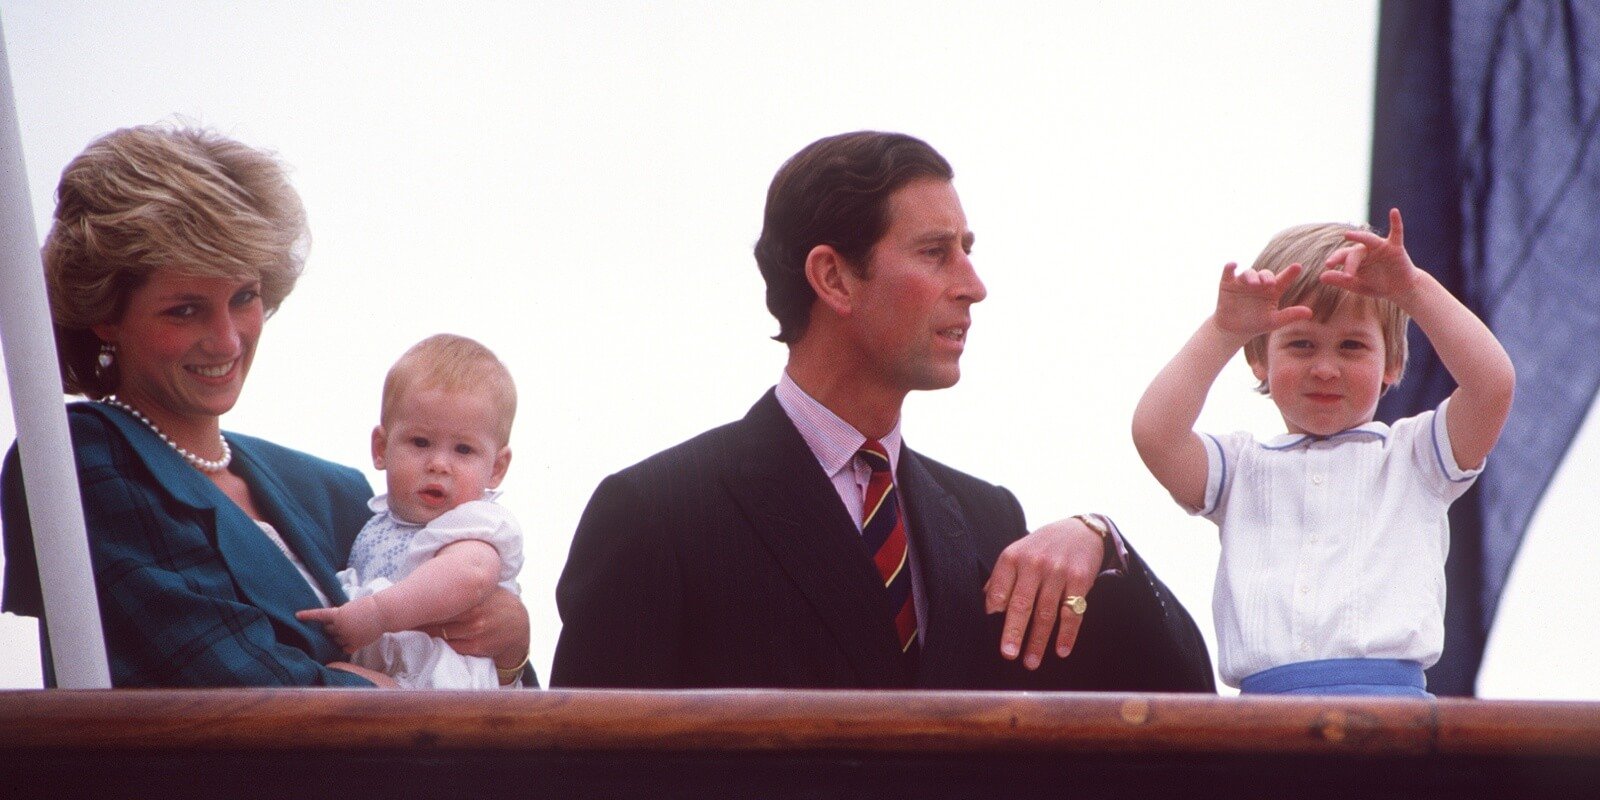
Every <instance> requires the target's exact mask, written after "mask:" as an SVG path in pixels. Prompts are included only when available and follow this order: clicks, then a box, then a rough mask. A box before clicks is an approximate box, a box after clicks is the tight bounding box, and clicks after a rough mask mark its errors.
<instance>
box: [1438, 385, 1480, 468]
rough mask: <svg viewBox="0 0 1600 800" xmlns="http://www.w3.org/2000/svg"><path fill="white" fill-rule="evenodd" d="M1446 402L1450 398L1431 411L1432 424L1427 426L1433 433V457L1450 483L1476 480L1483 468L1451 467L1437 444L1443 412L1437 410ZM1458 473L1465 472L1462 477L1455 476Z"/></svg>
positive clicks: (1452, 457)
mask: <svg viewBox="0 0 1600 800" xmlns="http://www.w3.org/2000/svg"><path fill="white" fill-rule="evenodd" d="M1448 402H1450V399H1449V398H1445V402H1444V403H1440V404H1439V408H1438V410H1436V411H1434V412H1433V420H1432V424H1430V425H1429V426H1428V428H1429V432H1430V433H1431V434H1432V435H1433V457H1434V458H1436V459H1438V460H1439V470H1440V471H1441V472H1442V473H1444V477H1445V480H1447V481H1450V482H1451V483H1467V482H1468V481H1473V480H1476V479H1477V478H1478V475H1479V474H1480V473H1482V472H1483V468H1482V467H1479V468H1478V469H1471V470H1463V469H1461V468H1459V467H1457V468H1455V469H1451V467H1450V464H1448V463H1446V462H1445V460H1444V449H1443V448H1441V447H1440V446H1439V420H1441V419H1443V418H1444V414H1441V413H1439V412H1440V411H1443V410H1444V409H1445V403H1448ZM1445 434H1446V435H1448V434H1449V431H1448V430H1447V431H1445ZM1454 459H1455V455H1454V454H1453V453H1452V454H1451V460H1452V461H1453V460H1454ZM1458 473H1465V474H1464V475H1463V476H1462V477H1460V478H1457V477H1455V476H1456V475H1457V474H1458Z"/></svg>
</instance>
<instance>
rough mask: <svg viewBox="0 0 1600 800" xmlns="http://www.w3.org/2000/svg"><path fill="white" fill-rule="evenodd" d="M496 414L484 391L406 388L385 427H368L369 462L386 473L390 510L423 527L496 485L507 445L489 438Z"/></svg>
mask: <svg viewBox="0 0 1600 800" xmlns="http://www.w3.org/2000/svg"><path fill="white" fill-rule="evenodd" d="M497 422H498V413H497V411H496V409H495V406H494V402H493V401H492V400H490V399H489V397H488V396H487V394H486V393H483V392H473V391H459V392H452V391H446V390H443V389H430V388H413V389H410V390H409V391H407V392H406V393H405V394H403V395H401V396H400V401H399V402H398V403H396V404H395V408H394V413H393V415H392V417H391V419H390V420H389V425H388V426H384V425H379V426H378V427H376V428H373V429H372V465H373V466H374V467H377V468H378V469H381V470H385V471H386V472H387V473H388V484H389V510H390V511H392V512H394V514H395V515H396V516H398V517H400V518H401V519H403V520H405V521H406V522H410V523H414V524H426V523H429V522H432V521H433V520H434V518H435V517H438V516H439V515H440V514H443V513H444V512H446V511H449V510H450V509H452V508H455V507H456V506H458V505H461V504H462V503H465V502H467V501H469V500H480V499H482V498H483V491H484V490H485V489H492V488H494V487H496V486H499V485H500V481H501V479H503V478H504V477H505V475H506V467H508V466H510V464H511V448H510V447H502V446H500V443H499V437H498V436H497V435H496V428H497V427H498V426H497V425H496V423H497Z"/></svg>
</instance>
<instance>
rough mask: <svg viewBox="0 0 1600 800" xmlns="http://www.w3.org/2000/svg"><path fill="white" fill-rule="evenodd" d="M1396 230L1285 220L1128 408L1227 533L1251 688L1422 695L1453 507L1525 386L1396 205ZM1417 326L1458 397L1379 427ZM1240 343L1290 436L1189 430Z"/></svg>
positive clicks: (1221, 591) (1237, 661) (1231, 590)
mask: <svg viewBox="0 0 1600 800" xmlns="http://www.w3.org/2000/svg"><path fill="white" fill-rule="evenodd" d="M1389 225H1390V228H1389V235H1388V237H1387V238H1383V237H1379V236H1377V235H1376V234H1374V233H1372V232H1371V231H1370V230H1367V229H1358V228H1353V227H1351V226H1348V225H1333V224H1328V225H1302V226H1300V227H1296V228H1290V229H1289V230H1286V231H1284V232H1282V233H1280V234H1278V235H1277V236H1276V237H1274V238H1273V240H1272V241H1271V242H1270V243H1269V244H1268V245H1267V248H1266V249H1265V250H1264V251H1262V253H1261V256H1260V257H1259V258H1257V259H1256V263H1255V267H1254V269H1250V270H1246V271H1244V272H1241V273H1236V272H1235V265H1233V264H1229V265H1227V266H1226V267H1224V268H1223V270H1222V283H1221V287H1220V291H1219V293H1218V297H1217V310H1216V313H1215V314H1213V315H1212V316H1211V318H1210V319H1208V320H1206V322H1205V323H1204V324H1203V325H1201V326H1200V330H1199V331H1198V332H1196V333H1195V334H1194V336H1193V337H1192V338H1191V339H1190V340H1189V343H1188V344H1187V345H1185V346H1184V348H1183V349H1182V350H1181V351H1180V352H1179V353H1178V355H1177V357H1175V358H1174V359H1173V360H1172V362H1171V363H1169V364H1168V365H1167V366H1166V368H1165V369H1163V370H1162V371H1161V373H1160V374H1159V375H1157V376H1156V379H1155V381H1154V382H1153V383H1151V384H1150V388H1149V389H1147V390H1146V391H1145V394H1144V397H1143V399H1141V400H1140V401H1139V407H1138V409H1137V411H1135V412H1134V419H1133V438H1134V443H1135V445H1137V446H1138V448H1139V455H1140V456H1141V457H1143V459H1144V462H1145V465H1146V466H1148V467H1149V468H1150V471H1151V472H1152V473H1153V474H1154V475H1155V477H1156V479H1157V480H1159V481H1160V482H1161V484H1162V485H1163V486H1165V487H1166V488H1167V490H1168V491H1169V492H1171V493H1172V496H1173V498H1174V499H1176V500H1177V501H1178V502H1179V503H1180V504H1181V505H1183V506H1184V507H1186V508H1187V509H1188V510H1189V511H1190V512H1191V513H1196V514H1200V515H1203V516H1205V517H1206V518H1207V519H1209V520H1211V521H1213V522H1215V523H1217V525H1218V526H1219V527H1220V528H1221V537H1222V558H1221V562H1220V564H1219V566H1218V571H1217V583H1216V594H1215V597H1214V600H1213V611H1214V614H1215V617H1216V625H1217V649H1218V653H1219V670H1220V672H1221V674H1222V679H1223V681H1224V682H1225V683H1227V684H1228V685H1230V686H1237V687H1239V688H1240V690H1241V691H1242V692H1244V693H1272V694H1291V693H1292V694H1383V695H1400V696H1418V697H1427V696H1429V695H1428V694H1427V692H1426V681H1425V678H1424V675H1423V670H1424V669H1425V668H1426V667H1428V666H1431V665H1432V664H1433V663H1434V662H1436V661H1438V659H1439V654H1440V652H1441V650H1442V649H1443V646H1444V596H1445V585H1444V559H1445V552H1446V550H1447V548H1448V547H1449V543H1450V531H1449V522H1448V519H1447V516H1446V512H1447V511H1448V510H1449V507H1450V504H1451V503H1452V502H1454V501H1455V499H1456V498H1458V497H1460V496H1461V495H1462V493H1464V492H1465V491H1466V490H1467V488H1468V487H1469V486H1471V485H1472V482H1473V480H1474V479H1476V477H1477V475H1478V473H1479V471H1480V470H1481V469H1482V467H1483V463H1484V460H1485V459H1486V458H1487V457H1488V455H1489V451H1490V450H1491V449H1492V448H1493V447H1494V444H1495V441H1496V440H1497V439H1498V438H1499V436H1500V428H1501V426H1503V425H1504V424H1505V420H1506V415H1507V414H1508V413H1509V412H1510V410H1511V396H1512V391H1513V388H1514V385H1515V383H1516V376H1515V372H1514V370H1513V369H1512V366H1511V360H1510V358H1508V357H1507V356H1506V352H1505V350H1504V348H1502V347H1501V346H1500V343H1499V342H1498V341H1497V340H1496V339H1495V338H1494V334H1492V333H1490V332H1489V329H1488V328H1487V327H1486V326H1484V324H1483V323H1482V322H1481V321H1480V320H1479V319H1478V318H1477V317H1476V316H1474V315H1473V314H1472V312H1471V311H1469V310H1468V309H1467V308H1466V306H1463V305H1462V304H1461V303H1460V302H1459V301H1457V300H1456V299H1455V298H1454V297H1452V296H1451V295H1450V293H1449V292H1448V291H1447V290H1445V288H1444V287H1443V286H1441V285H1440V284H1439V282H1438V281H1436V280H1434V278H1433V277H1432V276H1431V275H1429V274H1428V273H1426V272H1424V271H1422V270H1421V269H1418V268H1417V267H1416V266H1415V265H1414V264H1412V262H1411V258H1410V256H1409V255H1408V254H1407V253H1406V249H1405V243H1404V237H1403V229H1402V225H1401V219H1400V212H1399V211H1397V210H1396V211H1390V212H1389ZM1302 265H1308V266H1302ZM1408 315H1409V317H1410V318H1411V319H1414V320H1416V322H1417V326H1418V327H1419V328H1421V330H1422V332H1423V333H1425V334H1427V336H1428V338H1429V340H1430V341H1431V342H1432V344H1433V347H1434V350H1435V351H1437V352H1438V354H1439V358H1440V360H1441V361H1443V362H1444V365H1445V367H1446V368H1447V369H1448V370H1449V371H1450V375H1451V377H1452V378H1454V379H1455V381H1456V384H1457V388H1456V390H1455V391H1454V392H1453V393H1451V395H1450V397H1449V398H1447V399H1446V400H1445V401H1444V402H1442V403H1440V404H1439V406H1438V408H1436V409H1434V410H1431V411H1427V412H1424V413H1422V414H1419V415H1417V416H1415V417H1410V418H1407V419H1403V420H1400V421H1398V422H1396V423H1395V424H1394V426H1393V427H1390V426H1388V425H1384V424H1383V423H1380V422H1374V421H1373V414H1374V412H1375V410H1376V408H1377V404H1378V398H1379V397H1380V396H1381V395H1382V394H1383V393H1384V392H1385V391H1386V390H1387V389H1388V388H1389V387H1390V386H1393V385H1394V384H1395V383H1397V382H1399V380H1400V377H1401V374H1402V373H1403V372H1404V370H1405V363H1406V326H1407V317H1408ZM1240 347H1243V348H1245V359H1246V361H1247V362H1248V363H1249V364H1250V368H1251V369H1252V370H1253V371H1254V372H1255V376H1256V378H1257V379H1258V380H1259V381H1260V382H1261V383H1260V386H1259V387H1258V390H1259V391H1262V392H1265V393H1267V394H1268V395H1270V396H1271V397H1272V400H1273V402H1274V403H1276V404H1277V406H1278V411H1279V412H1280V413H1281V414H1282V416H1283V421H1284V424H1285V425H1286V426H1287V427H1288V433H1287V434H1285V435H1282V436H1276V437H1273V438H1272V439H1269V440H1267V441H1265V442H1258V441H1256V440H1255V439H1254V438H1253V437H1252V436H1251V435H1250V434H1248V433H1236V434H1233V435H1231V436H1221V437H1218V436H1211V435H1201V434H1199V433H1196V432H1195V431H1194V430H1193V427H1194V424H1195V421H1196V420H1197V419H1198V417H1199V414H1200V409H1201V406H1202V405H1203V404H1204V403H1205V399H1206V394H1207V392H1208V391H1209V390H1210V388H1211V384H1212V383H1213V382H1214V381H1215V380H1216V378H1217V375H1218V373H1220V372H1221V371H1222V368H1223V366H1224V365H1226V364H1227V362H1228V360H1229V359H1230V358H1232V357H1233V354H1234V353H1236V352H1238V350H1239V348H1240Z"/></svg>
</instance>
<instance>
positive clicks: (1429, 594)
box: [1189, 400, 1482, 686]
mask: <svg viewBox="0 0 1600 800" xmlns="http://www.w3.org/2000/svg"><path fill="white" fill-rule="evenodd" d="M1448 408H1449V401H1448V400H1446V401H1445V402H1443V403H1440V404H1439V407H1438V409H1437V410H1435V411H1427V412H1424V413H1422V414H1418V415H1417V416H1414V417H1408V418H1406V419H1402V420H1399V421H1398V422H1396V423H1395V424H1394V427H1393V428H1390V427H1389V426H1387V425H1385V424H1383V423H1381V422H1369V423H1367V424H1365V425H1362V426H1360V427H1358V428H1351V429H1350V430H1346V431H1341V432H1339V433H1336V434H1333V435H1332V436H1328V437H1316V436H1311V435H1307V434H1285V435H1282V436H1277V437H1274V438H1272V439H1270V440H1268V441H1266V442H1258V441H1256V439H1255V438H1254V437H1253V436H1251V435H1250V434H1249V433H1245V432H1239V433H1234V434H1231V435H1228V436H1221V437H1218V436H1211V435H1209V434H1202V435H1201V440H1202V441H1203V442H1204V443H1205V448H1206V457H1207V460H1208V462H1209V464H1208V471H1207V478H1206V494H1205V507H1204V508H1200V509H1189V511H1190V513H1195V514H1199V515H1201V516H1204V517H1205V518H1207V519H1209V520H1211V521H1212V522H1215V523H1217V525H1218V527H1219V528H1220V531H1221V537H1222V557H1221V561H1220V563H1219V565H1218V568H1217V583H1216V590H1215V594H1214V595H1213V600H1212V613H1213V614H1214V616H1215V621H1216V626H1217V650H1218V671H1219V672H1220V673H1221V675H1222V679H1223V681H1224V682H1225V683H1227V684H1228V685H1230V686H1238V685H1239V682H1240V681H1241V680H1243V679H1244V678H1245V677H1247V676H1249V675H1252V674H1255V673H1257V672H1260V671H1262V670H1265V669H1269V668H1271V667H1277V666H1282V665H1284V664H1291V663H1297V662H1303V661H1313V660H1322V659H1341V658H1383V659H1400V660H1406V661H1415V662H1417V663H1420V664H1421V665H1422V666H1424V667H1428V666H1431V665H1432V664H1433V663H1434V662H1436V661H1438V660H1439V654H1440V652H1441V651H1442V649H1443V647H1444V600H1445V586H1444V560H1445V554H1446V552H1447V551H1448V550H1449V547H1450V525H1449V520H1448V519H1447V517H1446V512H1447V511H1448V510H1449V508H1450V504H1451V503H1452V502H1454V501H1455V499H1456V498H1458V497H1460V496H1461V494H1462V493H1463V492H1465V491H1466V490H1467V488H1468V487H1470V486H1471V485H1472V483H1473V481H1474V480H1475V479H1476V478H1477V476H1478V474H1479V472H1481V471H1482V468H1481V467H1480V468H1479V469H1474V470H1462V469H1459V468H1458V467H1457V466H1456V460H1455V456H1454V455H1453V451H1452V450H1451V447H1450V436H1449V432H1448V430H1447V428H1446V425H1445V419H1446V413H1447V411H1448Z"/></svg>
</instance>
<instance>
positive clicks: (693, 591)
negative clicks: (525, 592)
mask: <svg viewBox="0 0 1600 800" xmlns="http://www.w3.org/2000/svg"><path fill="white" fill-rule="evenodd" d="M896 481H897V486H898V488H899V491H900V492H901V494H902V497H903V498H904V503H905V505H906V508H907V513H908V517H909V522H910V533H911V539H912V546H913V548H914V549H915V550H914V552H915V557H916V559H917V568H918V571H919V573H920V578H921V580H920V586H921V588H922V590H923V593H924V594H923V599H924V602H925V605H926V611H927V620H926V625H925V629H924V630H922V631H921V633H920V636H921V638H922V641H923V646H922V647H923V649H922V652H921V655H920V657H919V664H918V666H917V668H916V670H915V674H914V675H913V674H912V673H911V670H908V668H907V666H906V663H905V661H904V660H903V659H901V658H900V657H899V645H898V643H897V640H896V636H895V632H894V625H893V621H892V610H891V609H890V608H889V603H888V601H887V599H886V596H885V592H884V591H883V586H882V581H881V579H880V578H879V576H878V574H877V572H876V570H875V568H874V567H873V566H872V564H871V562H870V560H869V558H868V556H867V554H866V551H865V548H864V547H863V546H862V544H861V540H860V539H861V537H860V535H859V534H858V533H857V531H856V528H855V523H854V521H853V520H851V519H850V518H849V515H848V512H846V511H845V508H844V504H843V503H841V502H840V501H839V496H838V494H837V493H836V492H835V491H834V489H833V485H832V484H831V483H830V482H829V481H828V478H827V476H826V475H824V474H823V472H822V468H821V467H820V466H818V464H817V461H816V457H815V456H813V455H812V453H811V450H810V448H809V447H807V445H806V443H805V440H804V439H802V438H801V436H800V433H799V431H797V430H796V429H795V427H794V425H793V423H791V422H790V421H789V418H788V416H787V415H786V414H785V413H784V412H783V409H782V407H781V406H780V405H779V404H778V402H777V398H776V397H775V396H774V395H773V393H772V392H768V393H767V395H766V396H765V397H763V398H762V399H761V400H760V401H759V402H757V403H756V405H755V406H754V407H753V408H752V409H751V410H750V413H749V414H748V415H747V416H746V417H745V418H744V419H743V420H740V421H738V422H734V423H732V424H729V425H725V426H723V427H720V428H717V429H715V430H712V431H709V432H707V433H704V434H702V435H700V436H698V437H696V438H694V439H691V440H690V441H688V442H685V443H683V444H681V445H678V446H677V447H674V448H672V449H669V450H667V451H665V452H662V453H659V454H657V455H655V456H652V457H651V458H649V459H646V460H645V461H643V462H641V463H639V464H636V465H634V466H632V467H629V468H628V469H626V470H623V471H622V472H619V473H617V474H615V475H612V476H610V477H608V478H606V479H605V480H604V481H603V482H602V483H601V484H600V487H599V488H598V489H596V490H595V493H594V496H593V498H591V499H590V501H589V506H588V508H587V510H586V511H585V512H584V515H583V519H582V520H581V521H580V522H579V524H578V531H577V534H576V535H575V536H574V538H573V542H572V551H571V553H570V555H569V556H568V558H567V565H566V569H565V571H564V572H563V573H562V576H561V581H560V584H559V586H558V587H557V590H556V601H557V605H558V607H559V609H560V611H561V619H562V624H563V627H562V631H561V639H560V642H559V645H558V646H557V648H556V657H555V667H554V671H553V673H552V676H551V685H553V686H614V687H664V688H666V687H816V688H829V687H834V688H892V687H912V686H917V687H925V688H952V689H1097V690H1107V691H1115V690H1122V691H1215V686H1214V684H1213V683H1212V677H1211V666H1210V661H1209V658H1208V656H1207V653H1206V648H1205V643H1204V641H1203V640H1202V638H1201V637H1200V633H1199V630H1198V629H1197V628H1196V627H1195V625H1194V622H1193V620H1191V619H1190V617H1189V615H1188V613H1187V612H1185V611H1184V610H1183V608H1182V606H1180V605H1179V604H1178V601H1177V600H1176V599H1175V598H1173V597H1172V595H1171V593H1170V592H1169V591H1168V590H1167V588H1166V587H1165V586H1164V585H1162V584H1161V582H1160V581H1159V580H1157V579H1156V578H1155V576H1154V575H1152V574H1151V573H1150V572H1149V570H1148V569H1146V568H1145V566H1144V564H1143V562H1142V561H1141V560H1140V559H1139V557H1138V555H1137V554H1135V553H1130V560H1131V562H1132V563H1131V564H1130V568H1129V570H1128V572H1127V574H1125V575H1122V576H1117V577H1112V576H1102V577H1101V578H1100V579H1099V580H1098V582H1097V583H1096V585H1095V588H1094V590H1093V591H1092V593H1091V594H1090V595H1089V604H1090V611H1089V613H1088V615H1087V616H1086V617H1085V620H1084V624H1083V628H1082V631H1081V633H1080V636H1079V640H1078V644H1077V646H1076V647H1075V649H1074V651H1073V653H1072V655H1071V656H1070V657H1069V658H1068V659H1066V660H1064V661H1063V660H1061V659H1057V658H1055V656H1054V655H1050V656H1047V660H1046V665H1045V666H1044V667H1042V668H1041V669H1040V670H1038V671H1037V672H1028V671H1027V670H1025V669H1023V667H1022V666H1021V664H1020V660H1019V661H1017V662H1011V661H1006V660H1005V659H1003V658H1001V657H1000V654H999V647H1000V628H1001V624H1002V618H1003V615H993V616H991V615H987V614H985V613H984V609H983V599H984V598H983V585H984V582H985V581H986V580H987V579H988V575H989V572H990V570H991V569H992V568H993V566H994V563H995V559H996V558H997V557H998V556H999V554H1000V551H1001V550H1003V549H1004V548H1005V547H1006V546H1007V545H1009V544H1010V543H1011V542H1013V541H1015V540H1016V539H1018V538H1020V537H1021V536H1023V535H1024V534H1026V532H1027V529H1026V524H1025V522H1024V520H1023V515H1022V509H1021V507H1020V506H1019V505H1018V503H1017V501H1016V498H1014V497H1013V496H1012V495H1011V493H1010V492H1008V491H1006V490H1005V489H1002V488H1000V487H998V486H993V485H991V484H988V483H985V482H983V481H980V480H978V479H976V478H973V477H971V476H969V475H965V474H963V473H961V472H957V471H956V470H953V469H951V468H949V467H946V466H944V465H943V464H940V463H938V462H936V461H933V460H932V459H929V458H926V457H924V456H921V455H919V454H917V453H915V452H913V451H911V450H910V449H909V448H904V449H902V451H901V455H900V463H899V468H898V474H897V476H896Z"/></svg>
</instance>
